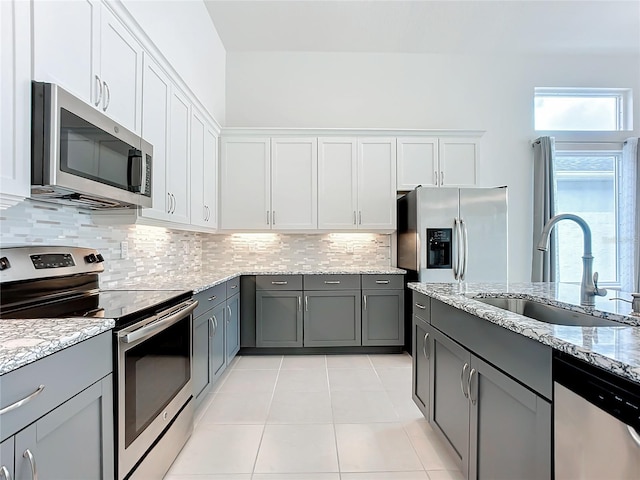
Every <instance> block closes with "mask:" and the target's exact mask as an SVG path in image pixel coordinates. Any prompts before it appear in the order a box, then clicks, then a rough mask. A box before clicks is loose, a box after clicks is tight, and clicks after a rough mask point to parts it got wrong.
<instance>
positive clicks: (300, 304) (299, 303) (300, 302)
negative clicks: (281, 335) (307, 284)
mask: <svg viewBox="0 0 640 480" xmlns="http://www.w3.org/2000/svg"><path fill="white" fill-rule="evenodd" d="M298 311H299V312H301V311H302V297H300V296H299V295H298Z"/></svg>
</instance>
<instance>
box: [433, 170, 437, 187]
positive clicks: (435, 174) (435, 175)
mask: <svg viewBox="0 0 640 480" xmlns="http://www.w3.org/2000/svg"><path fill="white" fill-rule="evenodd" d="M433 176H434V177H435V179H436V187H437V186H438V171H437V170H434V172H433Z"/></svg>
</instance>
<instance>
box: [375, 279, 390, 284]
mask: <svg viewBox="0 0 640 480" xmlns="http://www.w3.org/2000/svg"><path fill="white" fill-rule="evenodd" d="M376 283H377V284H378V285H386V284H388V283H389V280H376Z"/></svg>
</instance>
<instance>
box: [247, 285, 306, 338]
mask: <svg viewBox="0 0 640 480" xmlns="http://www.w3.org/2000/svg"><path fill="white" fill-rule="evenodd" d="M301 346H302V292H300V291H280V292H274V291H258V292H256V347H301Z"/></svg>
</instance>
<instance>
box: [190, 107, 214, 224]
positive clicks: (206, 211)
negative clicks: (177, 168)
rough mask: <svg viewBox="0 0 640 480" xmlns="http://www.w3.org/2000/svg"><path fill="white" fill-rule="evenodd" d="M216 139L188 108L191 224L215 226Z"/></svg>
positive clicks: (199, 115)
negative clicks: (189, 117)
mask: <svg viewBox="0 0 640 480" xmlns="http://www.w3.org/2000/svg"><path fill="white" fill-rule="evenodd" d="M217 150H218V138H217V135H216V133H215V130H214V129H213V128H212V127H211V126H210V125H209V124H208V122H207V121H206V120H205V117H204V115H202V114H201V113H200V112H198V111H197V110H196V109H195V108H192V110H191V165H190V168H191V225H198V226H200V227H206V228H211V229H215V228H216V226H217V219H218V215H217V206H216V195H217V182H218V175H217V173H218V167H217V164H218V156H217Z"/></svg>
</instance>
